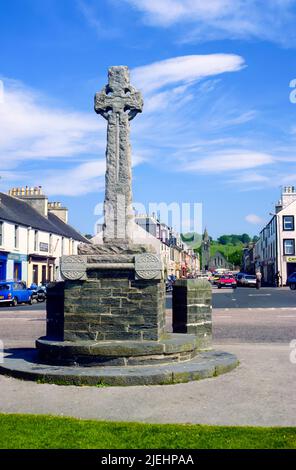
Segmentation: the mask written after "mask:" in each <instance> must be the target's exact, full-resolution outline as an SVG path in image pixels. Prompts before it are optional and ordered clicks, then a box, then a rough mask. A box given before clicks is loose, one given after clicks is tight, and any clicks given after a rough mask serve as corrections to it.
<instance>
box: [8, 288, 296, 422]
mask: <svg viewBox="0 0 296 470" xmlns="http://www.w3.org/2000/svg"><path fill="white" fill-rule="evenodd" d="M295 296H296V293H295V292H291V291H289V290H288V289H286V288H282V289H275V288H262V289H260V291H256V290H255V289H251V288H241V289H237V290H234V291H233V290H228V289H225V290H224V289H223V290H219V291H218V290H216V289H214V290H213V306H214V310H213V335H214V347H215V349H221V350H224V351H228V352H231V353H234V354H236V355H237V356H238V358H239V360H240V365H239V367H238V368H236V369H235V370H234V371H232V372H230V373H228V374H225V375H222V376H219V377H216V378H212V379H205V380H201V381H198V382H189V383H186V384H176V385H165V386H158V385H154V386H133V387H128V388H126V387H101V388H95V387H74V386H58V385H48V384H38V383H34V382H26V381H19V380H17V379H12V378H9V377H4V376H0V411H1V412H4V413H40V414H54V415H60V416H74V417H78V418H89V419H90V418H91V419H99V420H112V421H142V422H149V423H200V424H217V425H257V426H296V399H295V383H296V364H293V363H291V361H290V355H291V351H292V349H291V348H290V342H291V340H293V339H294V338H296V297H295ZM169 305H170V298H169V297H168V306H169ZM43 308H44V305H43V304H41V305H39V306H33V308H32V307H29V306H25V307H18V309H16V310H14V309H3V308H2V309H0V332H1V335H0V337H1V338H2V340H3V341H4V342H5V346H6V347H32V346H33V344H34V340H35V338H36V337H38V336H41V335H42V334H44V331H45V313H44V310H43ZM167 321H168V324H169V323H170V314H169V310H168V315H167Z"/></svg>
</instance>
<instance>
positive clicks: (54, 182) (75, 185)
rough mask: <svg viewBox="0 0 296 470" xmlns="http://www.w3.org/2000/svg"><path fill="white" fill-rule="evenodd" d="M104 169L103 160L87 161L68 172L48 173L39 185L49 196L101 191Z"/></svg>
mask: <svg viewBox="0 0 296 470" xmlns="http://www.w3.org/2000/svg"><path fill="white" fill-rule="evenodd" d="M105 168H106V162H105V160H98V161H95V160H94V161H88V162H85V163H82V164H81V165H77V166H75V167H74V168H71V169H68V170H67V169H63V170H62V171H60V172H57V171H54V172H50V173H49V176H46V177H45V178H42V179H41V183H40V184H41V185H42V187H43V188H44V190H45V192H46V194H48V195H49V196H51V195H63V196H79V195H81V194H86V193H89V192H92V191H98V190H102V189H103V187H104V178H103V176H104V174H105Z"/></svg>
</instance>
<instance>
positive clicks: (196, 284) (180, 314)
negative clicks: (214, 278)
mask: <svg viewBox="0 0 296 470" xmlns="http://www.w3.org/2000/svg"><path fill="white" fill-rule="evenodd" d="M173 331H174V333H188V334H194V335H196V338H197V347H198V349H209V348H211V345H212V288H211V285H210V283H209V282H208V281H207V280H206V279H181V280H178V281H176V283H175V285H174V287H173Z"/></svg>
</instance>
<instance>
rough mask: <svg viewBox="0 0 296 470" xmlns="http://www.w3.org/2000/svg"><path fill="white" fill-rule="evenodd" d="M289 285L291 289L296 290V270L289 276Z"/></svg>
mask: <svg viewBox="0 0 296 470" xmlns="http://www.w3.org/2000/svg"><path fill="white" fill-rule="evenodd" d="M287 286H289V287H290V289H291V290H296V272H295V273H292V274H290V276H289V277H288V279H287Z"/></svg>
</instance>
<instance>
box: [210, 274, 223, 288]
mask: <svg viewBox="0 0 296 470" xmlns="http://www.w3.org/2000/svg"><path fill="white" fill-rule="evenodd" d="M220 277H221V275H220V274H215V273H213V275H212V277H211V278H210V281H211V283H212V284H213V285H214V286H216V285H217V283H218V281H219V279H220Z"/></svg>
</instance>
